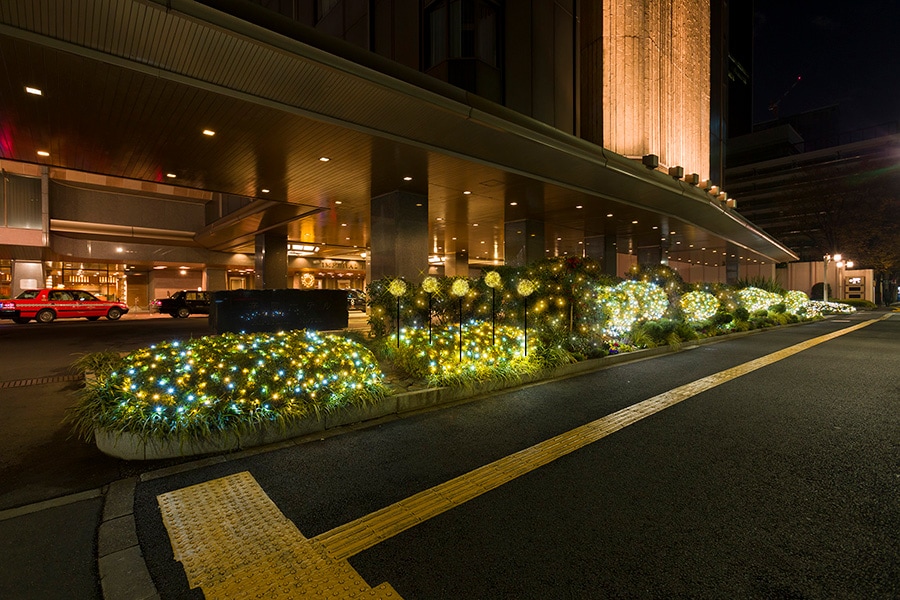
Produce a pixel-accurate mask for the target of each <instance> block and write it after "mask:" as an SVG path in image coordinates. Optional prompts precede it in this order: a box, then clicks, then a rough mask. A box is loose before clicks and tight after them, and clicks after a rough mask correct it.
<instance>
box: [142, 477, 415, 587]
mask: <svg viewBox="0 0 900 600" xmlns="http://www.w3.org/2000/svg"><path fill="white" fill-rule="evenodd" d="M157 501H158V502H159V506H160V509H161V510H162V517H163V523H164V524H165V526H166V529H167V530H168V532H169V539H170V540H171V542H172V550H173V552H174V555H175V559H176V560H178V561H181V563H182V565H183V566H184V571H185V574H186V575H187V579H188V584H189V585H190V587H191V588H196V587H199V588H202V590H203V593H204V595H205V596H206V598H207V599H209V600H213V599H219V598H221V599H223V600H224V599H229V600H230V599H239V598H247V599H250V598H285V599H288V598H290V599H295V598H296V599H310V600H312V599H318V598H335V599H342V598H348V599H349V598H376V599H391V600H402V599H401V598H400V595H399V594H397V592H396V591H394V589H393V588H391V586H390V585H389V584H387V583H384V584H382V585H380V586H378V587H376V588H374V589H373V588H371V587H369V585H368V584H366V582H365V581H363V579H362V577H360V576H359V574H358V573H357V572H356V571H355V570H353V567H351V566H350V564H349V563H348V562H347V561H346V560H335V559H333V558H331V557H329V556H328V555H327V554H326V552H325V550H324V548H323V547H322V545H321V544H319V543H318V542H315V541H312V540H309V539H307V538H305V537H304V536H303V534H301V533H300V531H299V530H298V529H297V527H296V526H295V525H294V524H293V523H292V522H291V521H290V520H288V519H287V517H285V516H284V514H282V512H281V511H280V510H278V507H277V506H275V503H273V502H272V500H271V499H269V497H268V496H267V495H266V493H265V492H264V491H263V490H262V488H260V487H259V485H258V484H257V483H256V480H255V479H253V477H252V476H251V475H250V473H247V472H243V473H237V474H235V475H230V476H228V477H223V478H221V479H214V480H212V481H207V482H205V483H201V484H199V485H193V486H190V487H186V488H182V489H180V490H175V491H173V492H169V493H167V494H161V495H160V496H158V497H157Z"/></svg>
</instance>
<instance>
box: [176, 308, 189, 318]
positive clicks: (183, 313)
mask: <svg viewBox="0 0 900 600" xmlns="http://www.w3.org/2000/svg"><path fill="white" fill-rule="evenodd" d="M178 316H179V317H180V318H182V319H186V318H188V317H189V316H191V310H190V309H189V308H188V307H186V306H182V307H181V308H179V309H178Z"/></svg>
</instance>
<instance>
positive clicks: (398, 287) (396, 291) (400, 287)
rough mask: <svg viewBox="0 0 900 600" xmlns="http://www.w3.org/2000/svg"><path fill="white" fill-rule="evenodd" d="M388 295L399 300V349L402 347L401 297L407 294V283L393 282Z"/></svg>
mask: <svg viewBox="0 0 900 600" xmlns="http://www.w3.org/2000/svg"><path fill="white" fill-rule="evenodd" d="M388 293H389V294H390V295H391V296H394V297H395V298H397V347H398V348H399V347H400V296H402V295H403V294H405V293H406V282H405V281H403V280H402V279H395V280H393V281H392V282H391V283H390V285H388Z"/></svg>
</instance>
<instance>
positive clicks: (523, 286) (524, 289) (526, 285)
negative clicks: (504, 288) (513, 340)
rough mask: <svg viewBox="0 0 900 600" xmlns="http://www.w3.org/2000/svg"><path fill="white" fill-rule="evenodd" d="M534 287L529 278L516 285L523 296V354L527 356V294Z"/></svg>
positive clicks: (530, 292)
mask: <svg viewBox="0 0 900 600" xmlns="http://www.w3.org/2000/svg"><path fill="white" fill-rule="evenodd" d="M535 287H536V286H535V284H534V282H533V281H531V280H530V279H523V280H522V281H520V282H519V285H518V286H517V287H516V291H518V292H519V295H520V296H522V297H523V298H525V356H528V296H530V295H531V294H533V293H534V290H535Z"/></svg>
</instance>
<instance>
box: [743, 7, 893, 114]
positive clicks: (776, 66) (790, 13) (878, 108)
mask: <svg viewBox="0 0 900 600" xmlns="http://www.w3.org/2000/svg"><path fill="white" fill-rule="evenodd" d="M754 6H755V29H754V42H753V43H754V46H753V121H754V122H761V121H769V120H772V119H773V118H774V115H773V113H772V112H771V111H769V105H770V104H772V103H773V102H775V101H776V100H778V99H779V98H780V97H781V96H782V94H784V93H785V92H786V91H788V89H790V88H791V86H792V85H793V84H794V82H795V81H796V79H797V77H798V76H800V77H801V80H800V82H799V83H798V84H797V85H796V86H795V87H794V88H793V89H792V90H791V91H790V93H789V94H788V95H787V96H786V97H785V98H783V99H782V100H781V102H780V103H779V105H778V113H779V115H780V116H782V117H787V116H790V115H793V114H797V113H801V112H805V111H808V110H813V109H816V108H822V107H825V106H830V105H834V104H839V105H840V115H841V125H842V129H843V130H844V131H848V130H852V129H860V128H866V127H873V126H878V125H883V124H884V123H886V122H891V121H893V122H897V121H900V0H819V1H814V0H755V5H754Z"/></svg>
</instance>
